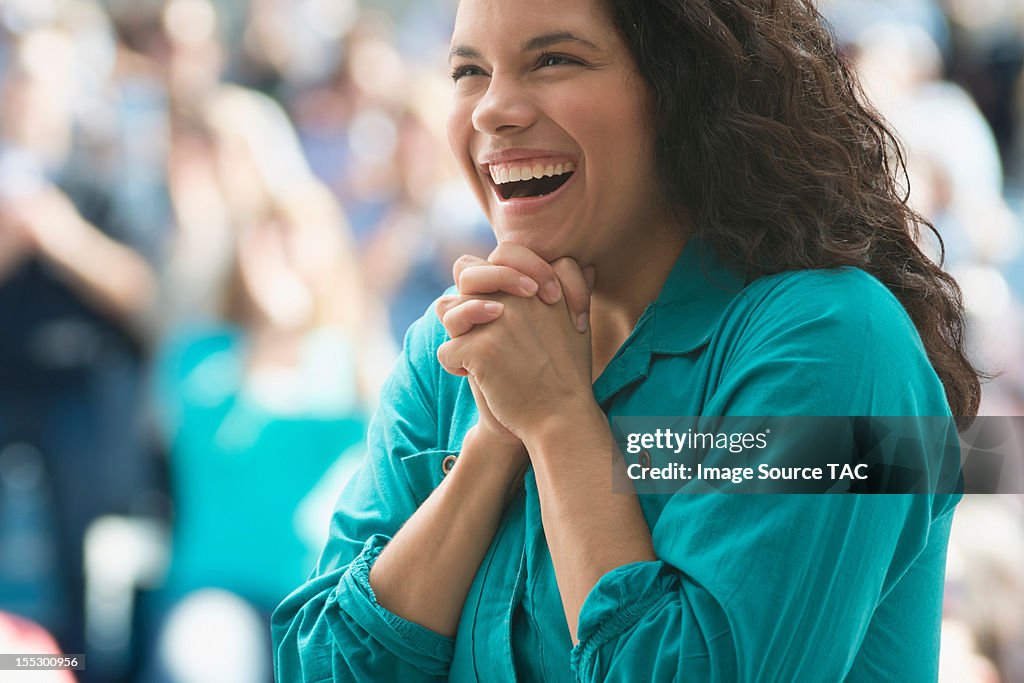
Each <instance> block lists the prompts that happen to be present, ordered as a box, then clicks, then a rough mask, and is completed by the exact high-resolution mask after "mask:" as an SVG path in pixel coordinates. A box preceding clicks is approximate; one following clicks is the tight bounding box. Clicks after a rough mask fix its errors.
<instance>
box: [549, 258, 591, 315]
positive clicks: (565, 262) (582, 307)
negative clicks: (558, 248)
mask: <svg viewBox="0 0 1024 683" xmlns="http://www.w3.org/2000/svg"><path fill="white" fill-rule="evenodd" d="M551 267H552V268H553V269H554V271H555V274H556V275H558V281H559V282H561V283H562V291H563V292H565V303H566V305H567V306H568V308H569V316H570V317H571V318H572V322H573V324H574V325H575V326H576V330H577V331H578V332H586V331H587V325H589V324H590V286H589V285H588V284H587V279H586V277H585V276H584V274H583V270H582V269H581V268H580V267H579V264H577V263H576V261H575V260H573V259H571V258H569V257H568V256H564V257H562V258H560V259H558V260H557V261H555V262H554V263H552V264H551Z"/></svg>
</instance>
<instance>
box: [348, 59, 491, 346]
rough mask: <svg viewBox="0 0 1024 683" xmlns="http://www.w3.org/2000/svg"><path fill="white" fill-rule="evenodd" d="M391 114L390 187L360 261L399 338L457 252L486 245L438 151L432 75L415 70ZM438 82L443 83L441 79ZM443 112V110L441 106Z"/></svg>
mask: <svg viewBox="0 0 1024 683" xmlns="http://www.w3.org/2000/svg"><path fill="white" fill-rule="evenodd" d="M414 81H415V82H416V83H417V85H418V87H417V88H415V89H414V90H413V91H412V92H411V93H410V97H409V105H407V108H406V109H405V111H404V113H403V114H402V115H401V116H400V117H399V119H398V141H397V144H396V149H395V157H394V162H393V163H394V166H395V168H396V170H397V172H398V174H399V178H398V192H397V194H396V195H395V196H394V197H393V198H392V200H391V202H390V204H389V206H388V208H387V211H386V213H385V214H384V216H383V217H382V218H381V221H380V223H379V224H378V225H376V226H375V227H374V228H373V231H372V233H371V234H370V236H369V237H368V241H367V243H366V245H365V246H364V250H363V255H362V262H363V264H364V268H365V270H366V272H367V273H373V277H372V278H368V279H367V287H368V288H370V289H371V291H373V292H374V294H375V296H376V297H377V298H378V299H380V300H381V301H383V302H386V304H387V309H388V317H389V321H390V327H391V334H392V336H393V337H394V338H396V339H401V338H402V336H403V335H404V333H405V330H406V329H408V327H409V325H410V324H412V323H413V322H414V321H415V320H416V318H418V317H419V316H420V314H421V313H422V312H423V309H424V308H426V307H427V305H429V304H430V302H431V301H433V300H434V298H436V293H437V292H438V291H439V290H443V289H444V288H445V287H446V286H447V285H448V283H449V282H450V281H451V264H452V262H453V261H454V260H455V259H456V258H457V257H458V256H459V255H460V254H465V253H483V252H489V251H491V250H492V249H493V248H494V246H495V244H494V236H493V235H492V234H491V231H490V229H489V228H488V225H487V220H486V218H485V217H484V215H483V214H482V213H481V212H480V209H479V207H478V206H477V204H476V202H475V201H474V199H473V196H472V194H471V193H470V192H468V191H467V190H466V187H465V185H464V184H463V183H462V182H461V180H460V179H459V178H458V177H457V176H456V175H455V173H456V169H455V167H454V165H453V164H451V162H450V159H449V158H448V156H447V155H446V154H445V150H444V143H443V131H438V130H435V129H433V128H432V127H431V125H430V122H432V121H439V120H443V117H441V116H440V115H438V114H439V112H438V108H439V107H440V106H441V104H440V103H441V99H440V97H439V96H438V92H437V89H435V88H432V87H431V86H433V85H435V83H436V81H435V80H434V79H432V78H431V77H430V76H427V75H422V76H419V77H417V78H415V79H414ZM442 85H443V84H442ZM442 111H443V110H442Z"/></svg>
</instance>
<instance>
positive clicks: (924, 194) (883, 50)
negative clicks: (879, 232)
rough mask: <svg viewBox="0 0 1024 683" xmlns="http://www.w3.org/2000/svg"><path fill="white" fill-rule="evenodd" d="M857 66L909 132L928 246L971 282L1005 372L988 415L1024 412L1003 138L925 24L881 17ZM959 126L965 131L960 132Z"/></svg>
mask: <svg viewBox="0 0 1024 683" xmlns="http://www.w3.org/2000/svg"><path fill="white" fill-rule="evenodd" d="M853 48H854V49H853V55H854V60H853V63H854V66H855V68H856V70H857V71H858V73H859V75H860V78H861V81H862V83H863V86H864V89H865V90H866V92H867V93H868V96H869V97H870V99H871V101H872V102H873V103H875V104H876V106H878V108H879V110H880V112H881V113H882V115H883V116H884V117H885V118H886V120H887V121H889V123H890V124H891V125H892V126H893V127H894V129H895V130H896V131H897V133H898V134H899V136H900V138H901V140H902V142H903V144H904V145H905V148H906V153H907V182H908V184H909V188H910V189H911V190H912V192H911V197H910V200H911V203H912V204H913V206H914V207H915V209H917V210H918V211H919V212H920V213H921V214H922V215H923V216H924V217H925V218H927V219H928V220H929V221H930V222H932V223H933V224H934V225H935V227H936V228H937V230H938V233H939V235H940V236H941V238H942V249H941V250H940V248H939V244H938V242H937V241H932V242H928V241H927V238H929V237H931V236H930V235H928V234H924V235H922V237H923V238H925V239H923V240H922V248H924V249H926V250H927V251H928V252H929V253H930V254H931V256H932V258H933V259H936V260H937V259H939V258H940V257H942V256H944V259H945V260H944V265H945V267H946V268H948V269H949V271H950V272H951V273H952V274H953V275H954V276H955V277H956V278H957V280H958V281H959V282H960V283H961V285H962V287H963V292H964V301H965V304H966V308H967V313H968V323H969V324H968V335H969V340H970V348H971V350H972V354H973V356H972V357H973V359H974V360H975V361H976V362H977V363H978V364H979V365H981V366H983V367H986V368H989V369H991V371H992V372H993V374H994V375H995V377H994V379H993V380H992V381H991V382H988V383H986V385H985V391H984V392H983V395H982V406H981V409H980V412H981V414H984V415H1019V414H1022V411H1024V403H1022V399H1024V358H1022V357H1021V356H1020V354H1018V353H1016V352H1015V351H1014V350H1013V349H1014V344H1013V343H1007V342H1008V341H1011V340H1014V339H1020V338H1021V336H1022V335H1024V317H1022V313H1024V307H1022V305H1021V301H1022V300H1021V298H1020V297H1021V295H1022V294H1024V292H1015V291H1013V290H1012V289H1011V286H1010V283H1009V282H1008V280H1007V277H1006V274H1007V273H1009V272H1010V270H1011V268H1012V264H1013V263H1015V261H1016V260H1017V259H1018V258H1020V256H1021V254H1022V253H1024V225H1022V223H1021V220H1020V218H1019V217H1018V216H1015V215H1014V214H1013V212H1012V211H1011V210H1010V208H1009V206H1008V205H1007V202H1006V200H1005V199H1004V189H1005V187H1004V175H1003V165H1002V160H1001V158H1000V154H999V148H998V145H997V143H996V138H995V136H994V135H993V133H992V129H991V127H990V126H989V123H988V122H987V121H986V120H985V117H984V116H983V115H982V113H981V111H979V109H978V107H977V106H976V105H975V103H974V101H973V99H972V98H971V96H970V95H969V94H968V93H967V92H966V91H965V90H964V89H963V88H962V87H960V86H959V85H957V84H955V83H952V82H950V81H948V80H945V79H944V78H943V61H942V56H941V54H940V52H939V49H938V46H937V45H936V44H935V43H934V42H933V41H932V39H931V38H930V37H929V36H928V35H927V34H926V33H925V32H924V31H923V30H922V29H920V28H919V27H917V26H915V25H912V24H907V23H884V22H878V23H874V24H869V25H867V26H865V27H863V29H862V31H861V33H860V34H859V35H858V36H856V38H855V39H854V43H853ZM950 131H956V134H955V135H951V134H950Z"/></svg>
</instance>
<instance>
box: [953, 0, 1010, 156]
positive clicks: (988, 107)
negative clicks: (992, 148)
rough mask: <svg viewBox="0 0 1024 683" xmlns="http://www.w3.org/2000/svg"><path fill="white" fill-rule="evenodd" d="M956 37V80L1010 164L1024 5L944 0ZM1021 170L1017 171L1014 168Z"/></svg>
mask: <svg viewBox="0 0 1024 683" xmlns="http://www.w3.org/2000/svg"><path fill="white" fill-rule="evenodd" d="M939 4H940V5H941V6H942V7H943V8H944V9H945V11H946V14H947V16H948V17H949V21H950V26H951V29H952V36H953V47H954V49H953V59H952V62H951V64H950V77H951V78H952V79H953V80H955V81H956V82H958V83H961V84H963V85H964V87H965V88H966V89H967V90H968V91H969V92H970V93H971V95H972V96H973V97H974V99H975V100H976V101H977V102H978V106H979V108H980V109H981V111H982V112H984V114H985V118H986V119H987V120H988V122H989V124H990V125H991V126H992V130H993V133H994V134H995V137H996V140H997V141H998V144H999V150H1000V153H1001V154H1002V155H1003V158H1004V159H1005V160H1007V161H1009V160H1010V159H1009V153H1010V151H1011V150H1012V149H1013V145H1014V134H1015V124H1014V118H1013V88H1014V85H1015V84H1016V82H1017V80H1018V78H1019V77H1020V75H1021V74H1022V73H1024V4H1022V3H1020V2H1018V1H1017V0H991V1H990V2H981V3H979V2H976V1H975V0H939ZM1011 170H1016V169H1011Z"/></svg>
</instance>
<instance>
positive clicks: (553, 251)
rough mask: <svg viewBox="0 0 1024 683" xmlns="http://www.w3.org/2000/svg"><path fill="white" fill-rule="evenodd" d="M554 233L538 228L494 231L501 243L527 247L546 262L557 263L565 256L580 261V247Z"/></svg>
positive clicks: (506, 228)
mask: <svg viewBox="0 0 1024 683" xmlns="http://www.w3.org/2000/svg"><path fill="white" fill-rule="evenodd" d="M553 232H554V230H548V229H544V228H537V227H533V228H529V229H520V230H517V229H514V228H508V227H505V228H502V229H495V230H494V234H495V236H496V237H497V240H498V242H499V243H506V242H507V243H511V244H518V245H519V246H521V247H526V248H527V249H529V250H530V251H532V252H533V253H535V254H537V255H538V256H540V257H541V258H542V259H544V260H545V261H548V262H551V261H555V260H557V259H560V258H562V257H563V256H571V257H573V258H576V259H577V260H578V257H579V256H580V254H579V252H580V251H581V250H580V249H579V248H578V245H573V244H571V243H570V242H569V241H568V240H565V239H557V238H556V237H554V236H553V235H552V233H553Z"/></svg>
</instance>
